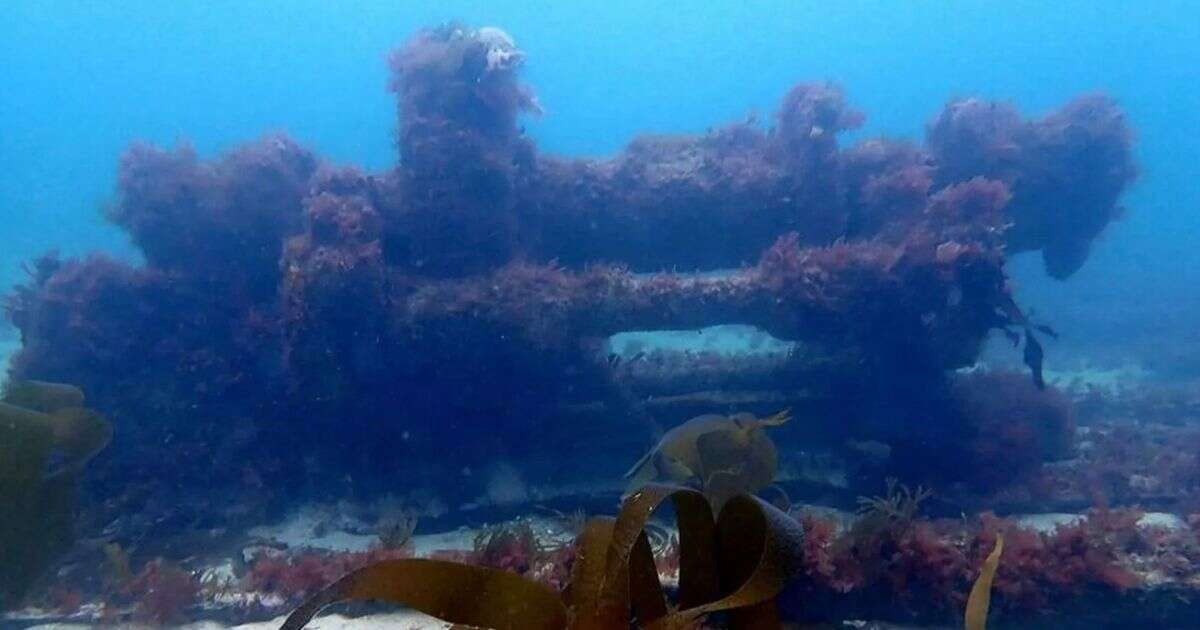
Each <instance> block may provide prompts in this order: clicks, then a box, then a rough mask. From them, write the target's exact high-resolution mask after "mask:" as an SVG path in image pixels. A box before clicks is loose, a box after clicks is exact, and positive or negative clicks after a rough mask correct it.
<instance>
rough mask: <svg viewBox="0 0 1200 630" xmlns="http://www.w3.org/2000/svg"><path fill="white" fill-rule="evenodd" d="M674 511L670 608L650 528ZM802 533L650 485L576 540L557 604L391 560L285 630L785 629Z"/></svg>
mask: <svg viewBox="0 0 1200 630" xmlns="http://www.w3.org/2000/svg"><path fill="white" fill-rule="evenodd" d="M667 500H671V501H672V503H673V504H674V508H675V513H676V518H677V519H678V525H679V541H680V569H679V597H678V602H677V606H676V608H675V609H674V610H672V608H671V607H670V606H669V605H668V603H667V598H666V596H665V594H664V592H663V588H662V584H661V583H660V582H659V580H658V575H657V572H656V571H655V568H654V557H653V554H652V553H651V550H650V544H649V541H648V539H647V537H646V533H645V527H646V523H647V520H648V519H649V518H650V515H651V514H652V513H653V512H654V510H656V509H657V508H658V507H659V506H660V505H662V504H663V503H664V502H666V501H667ZM803 538H804V533H803V530H802V529H801V528H800V525H799V524H798V523H797V522H796V521H794V520H793V519H791V518H790V517H788V516H787V515H786V514H784V513H783V512H780V511H779V510H778V509H776V508H774V507H772V506H771V505H769V504H767V503H765V502H763V501H761V500H759V499H756V498H754V497H751V496H747V495H740V496H737V497H733V498H732V499H730V500H729V501H727V502H726V504H725V506H724V507H723V508H722V509H721V512H720V514H719V515H718V516H717V517H716V518H715V519H714V518H713V509H712V505H711V504H710V503H709V501H708V499H707V498H705V497H704V495H703V494H701V493H700V492H697V491H696V490H691V489H688V488H681V487H678V486H666V485H648V486H645V487H643V488H642V489H640V490H638V491H636V492H634V493H633V494H631V495H630V496H629V498H628V499H627V500H626V501H625V503H624V504H623V505H622V507H621V512H620V514H618V516H617V518H616V519H612V518H605V517H600V518H594V519H592V520H590V521H589V522H588V523H587V526H586V527H585V528H584V531H583V533H582V534H581V535H580V537H579V540H578V556H577V559H576V564H575V567H574V570H573V574H572V580H571V584H570V585H569V587H568V588H567V590H566V593H565V594H564V595H563V596H562V597H560V596H559V595H557V594H555V593H554V592H553V591H551V590H550V589H548V588H546V587H545V586H542V585H541V584H538V583H536V582H533V581H532V580H528V579H525V578H523V577H520V576H517V575H514V574H511V573H505V572H503V571H497V570H494V569H487V568H482V567H474V566H469V565H465V564H459V563H454V562H444V561H437V560H416V559H408V560H391V561H385V562H380V563H377V564H373V565H370V566H367V567H364V568H362V569H359V570H358V571H354V572H352V573H350V574H349V575H347V576H346V577H344V578H342V579H340V580H338V581H337V582H334V583H333V584H332V585H330V586H329V587H327V588H326V589H325V590H323V591H321V592H320V593H317V594H316V595H315V596H313V597H312V598H311V599H309V600H308V601H307V602H305V603H304V604H303V605H301V606H300V607H299V608H297V609H296V610H295V611H293V612H292V614H291V615H289V616H288V618H287V620H286V621H285V622H284V624H283V626H282V629H283V630H299V629H300V628H303V627H304V626H305V625H306V624H307V623H308V622H309V621H310V620H311V619H312V618H313V617H314V616H315V615H316V614H317V613H318V612H319V611H320V610H321V609H322V608H324V607H326V606H328V605H330V604H333V603H336V602H344V601H350V600H381V601H387V602H391V603H395V604H400V605H403V606H408V607H411V608H414V609H417V610H419V611H421V612H424V613H426V614H430V615H433V616H435V617H438V618H439V619H442V620H444V621H447V622H450V623H455V624H465V625H469V626H475V627H479V628H492V629H495V630H566V629H569V630H612V629H613V628H628V627H630V624H631V623H632V622H633V620H635V619H636V620H637V623H638V626H639V627H642V628H647V629H656V630H667V629H670V628H680V627H690V625H691V624H693V623H694V622H695V621H696V620H698V619H699V618H700V617H702V616H704V615H707V614H709V613H714V612H719V611H729V627H730V628H733V629H734V630H738V629H743V630H744V629H749V628H778V627H780V622H779V614H778V611H777V610H776V608H775V597H776V596H777V595H778V594H779V593H780V591H782V590H783V586H784V584H785V583H786V582H787V581H788V580H789V579H790V578H791V577H792V576H793V575H795V574H796V572H797V570H798V569H799V566H800V554H801V543H802V542H803Z"/></svg>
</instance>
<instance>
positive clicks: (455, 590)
mask: <svg viewBox="0 0 1200 630" xmlns="http://www.w3.org/2000/svg"><path fill="white" fill-rule="evenodd" d="M350 600H380V601H386V602H391V603H394V604H399V605H402V606H407V607H409V608H414V609H416V610H419V611H421V612H423V613H425V614H427V615H432V616H434V617H437V618H438V619H442V620H444V621H448V622H450V623H455V624H464V625H468V626H475V627H478V628H494V629H495V630H563V629H564V628H566V627H567V610H566V608H565V607H564V606H563V604H562V601H561V600H560V599H559V597H558V595H557V594H556V593H554V592H553V591H551V590H550V589H548V588H546V587H545V586H542V585H541V584H539V583H537V582H534V581H532V580H527V579H525V578H523V577H521V576H519V575H516V574H513V573H508V572H506V571H499V570H496V569H488V568H484V567H476V566H470V565H466V564H460V563H457V562H446V561H442V560H426V559H420V558H408V559H402V560H386V561H383V562H378V563H376V564H372V565H369V566H366V567H363V568H362V569H359V570H357V571H354V572H352V573H350V574H349V575H347V576H345V577H343V578H342V579H340V580H338V581H337V582H334V583H333V584H331V585H330V586H328V587H326V588H325V589H324V590H322V591H321V592H319V593H317V594H316V595H314V596H313V597H312V598H311V599H309V600H308V601H307V602H305V603H304V604H303V605H302V606H300V608H297V609H296V610H295V611H293V612H292V614H291V615H288V618H287V620H286V621H284V623H283V626H281V628H282V630H298V629H299V628H303V627H304V626H305V624H307V623H308V622H309V620H311V619H312V618H313V616H315V615H316V614H317V612H319V611H320V610H321V609H322V608H325V607H326V606H328V605H330V604H333V603H337V602H342V601H350Z"/></svg>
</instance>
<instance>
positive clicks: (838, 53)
mask: <svg viewBox="0 0 1200 630" xmlns="http://www.w3.org/2000/svg"><path fill="white" fill-rule="evenodd" d="M456 18H457V19H461V20H462V21H464V22H466V23H468V24H471V25H478V26H481V25H495V26H500V27H502V28H504V29H506V30H507V31H508V32H510V33H511V34H512V35H513V36H514V37H515V39H516V40H517V42H518V44H519V45H520V46H521V47H522V48H523V49H524V50H525V51H526V52H527V53H528V55H529V62H528V66H527V68H526V71H525V78H526V80H527V82H528V83H530V84H531V85H533V86H534V88H535V89H536V91H537V93H538V95H539V98H540V100H541V103H542V104H543V106H544V107H545V110H546V114H545V115H544V116H543V117H541V118H540V119H537V120H529V121H528V122H527V129H528V130H529V132H530V133H531V134H532V135H533V136H534V137H536V138H537V140H538V141H539V143H540V145H541V147H542V149H543V150H547V151H554V152H562V153H569V154H586V155H608V154H612V153H613V152H615V151H617V150H619V149H620V148H621V146H623V145H624V143H625V142H627V141H628V140H629V139H630V138H631V137H632V136H633V135H635V134H637V133H641V132H701V131H703V130H704V129H705V128H706V127H708V126H710V125H716V124H722V123H725V122H730V121H735V120H739V119H742V118H744V117H745V116H746V115H747V114H748V113H749V112H758V113H759V114H761V115H762V117H763V119H764V120H768V121H769V119H770V116H771V114H772V113H773V112H774V111H775V109H776V107H777V104H778V102H779V100H780V97H781V96H782V95H783V93H784V92H785V91H786V90H787V89H788V88H789V87H790V86H791V85H793V84H794V83H795V82H797V81H801V80H823V79H830V80H833V81H836V82H838V83H840V84H841V85H843V86H844V87H845V89H846V90H847V92H848V96H849V98H850V101H851V103H852V104H853V105H854V106H856V107H857V108H859V109H861V110H863V111H864V112H866V114H867V123H866V125H865V128H864V129H863V130H862V131H861V132H859V133H857V134H855V136H857V137H862V136H872V135H880V134H886V135H892V136H902V137H910V138H918V139H919V138H920V136H921V134H922V132H923V128H924V125H925V123H926V122H927V121H928V120H929V119H930V118H931V117H932V116H934V115H935V114H936V113H937V112H938V110H939V109H940V108H941V106H942V105H943V104H944V103H945V102H946V101H947V100H948V99H949V98H952V97H956V96H968V95H981V96H984V97H988V98H997V99H1007V100H1011V101H1013V102H1014V103H1016V104H1017V106H1018V107H1019V108H1020V109H1021V110H1022V111H1023V112H1025V113H1027V114H1042V113H1045V112H1047V111H1049V110H1051V109H1053V108H1056V107H1058V106H1059V105H1061V104H1063V103H1064V102H1065V101H1066V100H1068V99H1070V98H1071V97H1073V96H1076V95H1079V94H1081V93H1085V92H1089V91H1094V90H1103V91H1106V92H1108V93H1110V94H1112V95H1114V96H1115V97H1116V98H1117V99H1119V101H1120V103H1121V105H1122V107H1124V108H1125V110H1126V111H1127V112H1128V114H1129V117H1130V120H1131V122H1132V125H1133V126H1134V128H1135V129H1136V131H1137V134H1138V138H1139V140H1138V144H1137V157H1138V161H1139V163H1140V164H1141V167H1142V169H1143V175H1142V178H1141V180H1140V181H1139V182H1138V183H1137V184H1136V186H1135V188H1134V189H1133V190H1131V191H1130V193H1129V194H1128V195H1127V197H1126V205H1127V206H1128V207H1129V209H1130V212H1129V215H1128V218H1127V219H1126V220H1124V221H1122V222H1120V223H1119V224H1116V225H1114V226H1112V227H1111V228H1110V230H1109V233H1108V234H1107V235H1106V236H1105V237H1104V238H1103V239H1102V241H1101V242H1099V243H1098V244H1097V246H1096V248H1095V251H1094V254H1093V256H1092V258H1091V260H1089V262H1088V263H1087V265H1086V266H1085V267H1084V269H1083V270H1082V271H1081V272H1079V273H1078V274H1077V275H1076V276H1075V277H1073V278H1071V279H1070V280H1069V281H1067V282H1057V281H1052V280H1048V279H1046V278H1044V277H1043V275H1042V274H1041V271H1040V261H1039V260H1038V259H1036V257H1018V259H1017V260H1015V261H1014V263H1013V265H1012V271H1013V274H1014V276H1015V278H1016V279H1017V281H1018V283H1019V293H1018V295H1019V298H1020V300H1021V301H1022V302H1023V303H1025V304H1028V305H1032V306H1034V307H1035V308H1036V309H1037V311H1038V312H1039V313H1040V314H1041V316H1042V318H1043V319H1046V320H1049V321H1051V322H1052V323H1054V324H1055V325H1056V326H1058V327H1059V328H1060V329H1063V331H1064V332H1065V333H1066V336H1067V340H1066V341H1064V342H1063V344H1065V345H1060V346H1059V347H1058V349H1057V350H1056V349H1052V350H1051V352H1052V353H1054V352H1058V353H1060V354H1061V353H1063V352H1064V350H1063V348H1075V349H1083V350H1081V351H1083V352H1086V351H1087V349H1089V348H1090V349H1092V350H1095V351H1097V352H1099V351H1101V350H1103V349H1105V348H1113V347H1121V348H1123V350H1122V351H1121V352H1120V353H1119V354H1122V355H1124V354H1127V352H1128V348H1133V354H1132V355H1129V358H1130V360H1133V361H1143V362H1152V361H1153V360H1154V357H1155V356H1156V354H1157V353H1158V350H1156V349H1161V348H1162V347H1164V345H1170V346H1175V347H1178V343H1179V342H1180V341H1181V340H1182V342H1183V343H1185V344H1187V343H1190V344H1194V347H1196V348H1198V349H1200V333H1198V332H1197V327H1196V325H1195V324H1196V322H1200V288H1198V287H1200V251H1198V250H1200V245H1198V244H1197V241H1196V236H1197V234H1200V212H1198V210H1200V184H1198V183H1197V182H1198V178H1197V176H1196V169H1197V165H1200V133H1197V132H1196V127H1197V123H1198V122H1200V3H1197V2H1168V1H1159V2H1146V3H1134V2H1099V1H1095V0H1093V1H1084V2H1053V3H1051V2H1004V3H997V2H898V1H897V2H836V3H834V2H798V1H794V0H793V1H788V2H747V3H742V2H737V3H734V2H728V3H723V2H711V1H710V2H699V1H697V2H658V3H648V2H632V1H607V2H603V3H601V2H590V3H584V2H501V1H493V2H479V3H471V2H459V1H452V0H442V1H438V2H413V1H396V0H389V1H377V2H322V1H316V0H305V1H297V0H287V1H282V0H272V1H256V2H166V3H163V2H134V1H127V2H104V3H100V2H89V3H85V2H74V1H72V2H67V1H62V2H52V1H42V2H34V1H32V0H30V1H21V2H16V1H15V2H6V3H4V5H3V7H0V69H2V72H3V80H2V81H0V235H3V239H2V240H0V287H7V286H9V285H10V284H11V283H13V282H16V281H19V280H20V279H21V278H22V273H21V271H20V266H19V265H20V263H21V262H22V261H23V260H26V259H28V258H30V257H32V256H34V255H37V254H39V253H41V252H43V251H45V250H47V249H50V248H56V249H58V250H60V251H61V252H63V253H64V254H78V253H82V252H87V251H91V250H97V249H99V250H105V251H109V252H113V253H115V254H117V255H119V256H123V257H131V258H133V257H136V253H135V252H134V250H133V249H132V247H130V246H129V244H128V243H127V241H126V239H125V237H124V235H123V234H122V233H121V232H119V231H118V230H116V229H115V228H113V227H111V226H108V225H106V224H105V222H104V221H103V219H102V218H101V214H100V209H101V208H102V207H103V204H105V203H106V202H107V201H108V200H110V199H111V197H112V194H113V191H114V186H115V174H116V166H117V159H118V157H119V155H120V153H121V152H122V150H123V149H124V148H125V147H126V146H127V145H128V144H129V142H131V141H133V140H135V139H142V140H149V141H151V142H154V143H158V144H163V145H172V144H174V143H175V142H177V141H178V140H180V139H187V140H188V141H190V142H191V143H193V145H194V146H195V147H196V148H197V149H198V150H199V151H200V152H201V154H202V155H206V156H211V155H215V154H217V153H219V152H221V151H223V150H226V149H229V148H231V147H233V146H234V145H236V144H237V143H239V142H242V141H246V140H250V139H253V138H255V137H257V136H259V135H261V134H262V133H263V132H266V131H275V130H283V131H286V132H288V133H289V134H291V135H293V136H294V137H295V138H297V139H298V140H299V141H300V142H302V143H303V144H305V145H307V146H309V147H311V148H313V149H315V150H316V151H318V152H319V153H320V154H322V155H324V156H325V157H327V158H328V159H330V160H332V161H334V162H338V163H358V164H362V165H364V166H366V167H369V168H372V169H383V168H387V167H389V166H390V165H392V164H393V163H394V162H395V160H396V152H395V149H394V142H393V137H394V136H393V130H394V127H395V120H394V103H393V100H392V98H391V95H389V94H388V93H387V92H386V91H385V84H386V82H387V70H386V64H385V56H386V53H387V52H388V51H389V50H390V49H391V48H393V47H394V46H395V45H397V44H398V43H400V42H401V41H403V40H404V39H405V38H407V37H408V36H409V35H410V34H411V33H412V32H413V31H414V30H416V29H418V28H420V27H422V26H428V25H435V24H438V23H440V22H443V21H446V20H450V19H456ZM855 136H851V138H853V137H855ZM12 334H13V333H12V331H11V330H9V331H7V332H5V331H4V330H3V326H0V343H3V338H4V337H5V336H6V335H7V336H9V338H10V340H11V337H12ZM9 343H11V341H10V342H9ZM1139 351H1140V352H1139Z"/></svg>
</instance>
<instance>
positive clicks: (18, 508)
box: [0, 381, 112, 610]
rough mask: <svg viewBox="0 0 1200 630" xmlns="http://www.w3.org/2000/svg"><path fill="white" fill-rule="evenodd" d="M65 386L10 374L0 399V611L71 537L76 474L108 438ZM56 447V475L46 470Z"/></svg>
mask: <svg viewBox="0 0 1200 630" xmlns="http://www.w3.org/2000/svg"><path fill="white" fill-rule="evenodd" d="M82 403H83V392H81V391H80V390H79V388H77V387H74V386H72V385H62V384H57V383H39V382H36V381H17V382H14V383H11V384H10V385H9V386H8V388H7V389H6V390H5V394H4V401H3V402H0V513H2V514H3V516H0V610H4V609H7V608H11V607H13V606H15V605H17V604H18V603H19V602H20V600H21V598H22V597H24V595H25V593H26V591H28V589H29V587H30V585H31V584H33V582H34V580H36V579H37V578H38V577H39V576H40V575H41V574H42V573H44V572H45V571H46V570H47V569H48V568H49V567H50V565H51V564H52V563H53V562H54V560H55V559H56V558H57V557H58V556H59V555H60V554H61V553H63V552H65V551H66V550H67V549H68V548H69V546H70V544H71V541H72V539H73V523H74V503H75V476H74V475H67V474H61V473H65V472H68V471H70V472H78V471H79V470H81V469H82V468H83V465H84V464H86V463H87V461H88V460H89V459H91V458H92V457H93V456H94V455H95V454H96V453H98V452H99V451H100V450H101V449H103V448H104V447H105V446H107V445H108V442H109V441H110V440H111V439H112V425H110V424H108V422H107V421H106V420H104V418H102V417H101V416H100V415H99V414H98V413H96V412H94V411H92V410H90V409H84V408H82V407H80V406H79V405H81V404H82ZM55 452H61V453H62V454H63V455H64V456H65V465H64V467H62V468H60V469H59V470H58V472H59V473H60V474H57V475H53V474H50V475H48V474H47V470H46V469H47V466H48V464H49V462H50V461H51V459H52V456H53V454H54V453H55Z"/></svg>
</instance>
